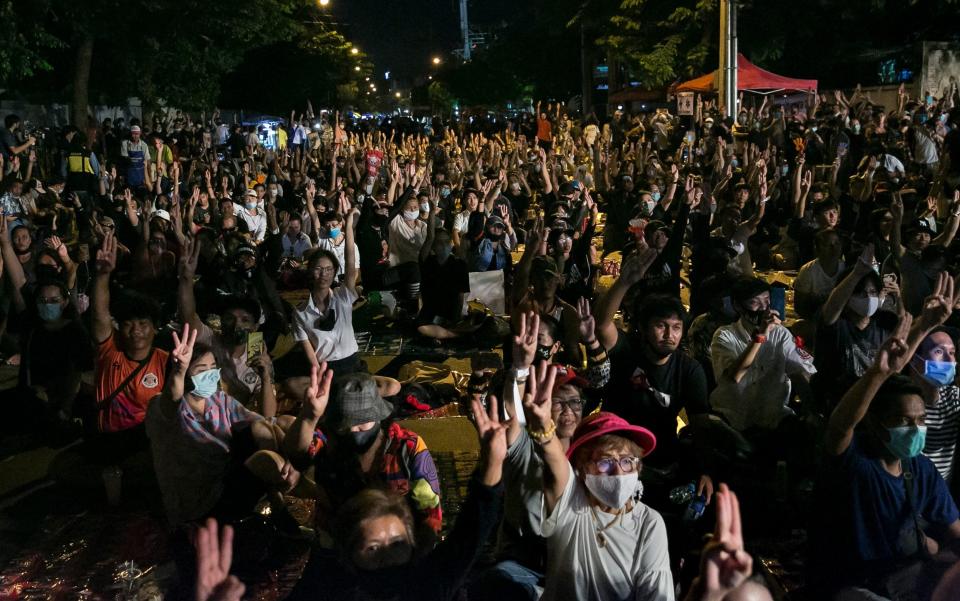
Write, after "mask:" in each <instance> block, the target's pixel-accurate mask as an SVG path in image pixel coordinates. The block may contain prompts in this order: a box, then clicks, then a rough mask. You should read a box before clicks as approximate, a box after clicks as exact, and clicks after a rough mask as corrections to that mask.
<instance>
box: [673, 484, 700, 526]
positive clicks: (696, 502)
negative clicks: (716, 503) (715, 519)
mask: <svg viewBox="0 0 960 601" xmlns="http://www.w3.org/2000/svg"><path fill="white" fill-rule="evenodd" d="M669 497H670V502H671V503H674V504H675V505H683V504H686V506H687V509H686V510H685V511H684V512H683V520H684V521H686V522H693V521H695V520H699V519H700V517H701V516H703V510H704V509H705V508H706V506H707V497H705V496H704V495H698V494H697V484H696V483H695V482H690V483H689V484H684V485H683V486H678V487H676V488H674V489H673V490H671V491H670V494H669Z"/></svg>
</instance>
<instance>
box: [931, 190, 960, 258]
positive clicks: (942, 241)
mask: <svg viewBox="0 0 960 601" xmlns="http://www.w3.org/2000/svg"><path fill="white" fill-rule="evenodd" d="M957 226H960V190H954V191H953V202H951V203H950V216H949V217H948V218H947V223H946V226H945V227H944V228H943V232H941V233H940V235H939V236H937V237H936V238H934V239H933V240H931V241H930V244H937V245H939V246H945V247H949V246H950V244H951V243H952V242H953V239H954V238H955V237H956V235H957Z"/></svg>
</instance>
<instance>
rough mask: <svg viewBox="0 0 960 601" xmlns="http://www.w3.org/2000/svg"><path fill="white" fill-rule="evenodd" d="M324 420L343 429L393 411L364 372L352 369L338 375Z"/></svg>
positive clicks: (387, 415)
mask: <svg viewBox="0 0 960 601" xmlns="http://www.w3.org/2000/svg"><path fill="white" fill-rule="evenodd" d="M332 401H333V402H332V403H331V404H330V408H329V409H328V410H327V417H326V423H327V425H328V426H329V427H330V428H332V429H334V430H346V429H349V428H351V427H353V426H357V425H359V424H365V423H367V422H379V421H382V420H384V419H386V418H388V417H390V415H391V414H392V413H393V407H391V406H390V403H388V402H387V401H385V400H383V399H382V398H381V397H380V394H379V393H378V392H377V382H376V380H374V379H373V376H371V375H370V374H368V373H364V372H356V373H352V374H350V375H347V376H344V377H343V378H338V379H337V382H335V385H334V391H333V399H332Z"/></svg>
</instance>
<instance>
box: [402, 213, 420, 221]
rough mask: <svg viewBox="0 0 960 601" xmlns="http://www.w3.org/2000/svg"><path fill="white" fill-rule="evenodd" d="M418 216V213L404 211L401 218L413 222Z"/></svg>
mask: <svg viewBox="0 0 960 601" xmlns="http://www.w3.org/2000/svg"><path fill="white" fill-rule="evenodd" d="M419 216H420V211H404V212H403V218H404V219H408V220H410V221H413V220H414V219H416V218H417V217H419Z"/></svg>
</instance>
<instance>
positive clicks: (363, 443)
mask: <svg viewBox="0 0 960 601" xmlns="http://www.w3.org/2000/svg"><path fill="white" fill-rule="evenodd" d="M378 434H380V424H376V425H375V426H374V427H372V428H370V429H369V430H367V431H365V432H350V445H351V446H352V447H353V448H354V450H356V451H357V452H358V453H366V452H367V451H368V450H370V447H372V446H373V443H375V442H377V435H378Z"/></svg>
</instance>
